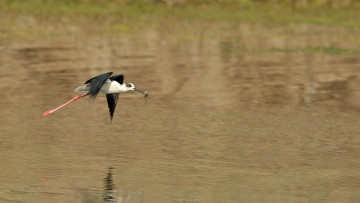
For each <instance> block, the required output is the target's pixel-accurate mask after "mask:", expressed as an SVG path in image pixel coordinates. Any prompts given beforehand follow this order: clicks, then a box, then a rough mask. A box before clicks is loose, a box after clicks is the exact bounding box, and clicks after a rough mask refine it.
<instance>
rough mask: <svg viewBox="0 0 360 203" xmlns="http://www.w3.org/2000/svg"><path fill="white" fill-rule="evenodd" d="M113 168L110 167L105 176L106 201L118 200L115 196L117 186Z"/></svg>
mask: <svg viewBox="0 0 360 203" xmlns="http://www.w3.org/2000/svg"><path fill="white" fill-rule="evenodd" d="M112 169H113V168H112V167H110V168H109V171H108V173H107V176H106V178H105V192H104V201H105V202H114V201H116V200H115V199H116V198H115V197H114V192H116V191H115V187H114V183H113V179H112V171H111V170H112Z"/></svg>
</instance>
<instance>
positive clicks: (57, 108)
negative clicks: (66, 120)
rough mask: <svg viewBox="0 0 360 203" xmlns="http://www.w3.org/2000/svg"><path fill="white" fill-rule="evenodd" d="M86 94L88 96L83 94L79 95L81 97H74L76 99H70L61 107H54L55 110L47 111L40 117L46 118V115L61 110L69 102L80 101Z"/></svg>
mask: <svg viewBox="0 0 360 203" xmlns="http://www.w3.org/2000/svg"><path fill="white" fill-rule="evenodd" d="M88 94H89V93H85V94H81V95H79V96H76V97H74V98H72V99H71V100H70V101H68V102H66V103H65V104H63V105H61V106H59V107H56V108H55V109H52V110H49V111H47V112H45V113H43V114H41V117H45V116H48V115H50V114H52V113H54V112H55V111H57V110H59V109H61V108H62V107H64V106H66V105H68V104H70V103H71V102H73V101H76V100H78V99H80V98H81V97H85V96H86V95H88Z"/></svg>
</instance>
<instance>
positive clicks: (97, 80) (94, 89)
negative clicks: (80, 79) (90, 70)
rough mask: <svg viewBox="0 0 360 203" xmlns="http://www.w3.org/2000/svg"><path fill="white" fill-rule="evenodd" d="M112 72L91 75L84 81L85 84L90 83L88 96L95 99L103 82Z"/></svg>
mask: <svg viewBox="0 0 360 203" xmlns="http://www.w3.org/2000/svg"><path fill="white" fill-rule="evenodd" d="M112 74H113V73H112V72H108V73H104V74H101V75H98V76H96V77H93V78H91V79H89V80H87V81H86V82H85V84H89V83H90V86H91V87H90V91H89V94H90V98H92V99H95V97H96V95H97V94H98V93H99V91H100V89H101V87H102V86H103V85H104V84H105V82H106V81H107V80H108V79H109V77H110V75H112Z"/></svg>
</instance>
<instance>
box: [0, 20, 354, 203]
mask: <svg viewBox="0 0 360 203" xmlns="http://www.w3.org/2000/svg"><path fill="white" fill-rule="evenodd" d="M239 29H241V30H243V31H242V32H241V33H243V35H238V34H236V33H233V35H230V36H227V35H222V34H221V33H218V34H216V36H215V37H214V36H212V35H211V34H209V35H208V34H207V33H206V32H205V33H204V32H202V33H199V34H198V35H194V36H191V37H184V36H182V34H183V33H180V34H178V35H171V34H169V33H166V32H165V31H158V30H154V29H149V30H146V31H144V32H141V33H137V34H136V35H135V36H133V35H127V34H125V35H123V36H121V37H117V36H111V35H110V36H108V35H97V34H93V35H90V36H87V37H74V36H72V35H70V36H65V37H59V38H57V39H56V40H52V39H45V40H40V39H39V40H34V41H29V42H13V43H10V42H6V43H3V45H2V46H1V49H0V90H1V93H2V99H1V100H0V106H1V117H0V132H1V133H0V160H1V168H0V182H1V185H0V202H102V201H108V202H111V201H112V202H261V201H262V202H359V201H360V196H359V194H358V191H359V189H360V187H359V184H358V177H359V172H358V168H359V154H360V153H359V152H360V151H359V136H358V135H359V134H360V122H359V120H358V119H359V115H360V114H359V107H360V91H359V88H358V87H359V85H360V71H359V59H358V56H356V55H331V54H326V53H309V52H296V53H295V52H266V53H257V52H251V51H249V50H253V49H254V50H255V49H257V48H261V47H263V46H265V47H270V45H274V44H275V45H279V44H280V45H284V44H285V45H284V46H293V44H292V43H294V42H292V41H288V40H287V39H283V38H270V37H269V38H260V37H258V36H257V37H258V38H256V39H252V38H249V35H246V33H247V32H246V30H248V29H249V27H248V26H247V25H244V26H242V27H240V28H239ZM252 29H266V28H262V27H256V28H252ZM164 32H165V33H164ZM321 33H322V35H321V36H320V37H324V35H325V36H328V35H326V31H323V32H321ZM313 37H314V36H313ZM315 37H316V36H315ZM309 38H311V36H309ZM247 39H249V40H247ZM313 40H314V39H308V38H305V39H298V41H297V42H296V43H298V44H302V43H310V42H312V41H313ZM242 50H245V52H244V53H243V52H241V51H242ZM248 51H249V52H248ZM108 71H113V72H114V74H120V73H122V74H124V75H125V81H126V82H132V83H134V84H135V86H136V87H137V88H139V89H141V90H144V91H147V92H148V93H149V100H148V102H147V104H145V103H144V100H143V96H142V95H141V94H138V93H136V92H134V93H126V94H121V95H120V98H119V102H118V106H117V109H116V111H115V115H114V119H113V122H112V123H111V122H110V118H109V113H108V107H107V103H106V99H105V97H104V96H101V95H99V96H98V97H97V98H96V100H95V101H94V102H88V100H87V99H86V98H84V99H80V100H78V101H76V102H74V103H72V104H70V105H69V106H66V107H65V108H63V109H61V110H59V111H58V112H56V113H54V114H52V115H50V116H48V117H46V118H41V117H40V115H41V114H42V113H43V112H45V111H46V110H49V109H52V108H54V107H56V106H58V105H60V104H62V103H64V102H66V101H67V100H69V99H71V98H72V97H73V96H74V95H75V93H73V90H74V89H75V87H77V86H79V85H82V83H83V82H85V81H86V80H87V79H89V78H90V77H92V76H95V75H98V74H101V73H105V72H108Z"/></svg>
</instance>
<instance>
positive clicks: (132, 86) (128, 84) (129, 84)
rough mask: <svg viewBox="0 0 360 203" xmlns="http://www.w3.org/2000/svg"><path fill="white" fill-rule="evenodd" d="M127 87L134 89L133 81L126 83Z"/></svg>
mask: <svg viewBox="0 0 360 203" xmlns="http://www.w3.org/2000/svg"><path fill="white" fill-rule="evenodd" d="M125 87H126V88H127V89H130V90H134V88H135V86H134V84H132V83H125Z"/></svg>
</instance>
